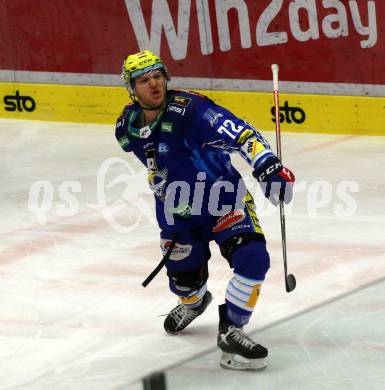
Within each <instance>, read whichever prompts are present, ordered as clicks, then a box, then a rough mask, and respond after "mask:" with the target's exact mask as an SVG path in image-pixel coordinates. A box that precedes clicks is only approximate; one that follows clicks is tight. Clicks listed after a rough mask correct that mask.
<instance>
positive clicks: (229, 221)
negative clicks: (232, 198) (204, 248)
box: [213, 210, 246, 233]
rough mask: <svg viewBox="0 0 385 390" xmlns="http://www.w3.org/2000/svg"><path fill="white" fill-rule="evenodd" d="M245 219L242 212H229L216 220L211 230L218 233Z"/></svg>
mask: <svg viewBox="0 0 385 390" xmlns="http://www.w3.org/2000/svg"><path fill="white" fill-rule="evenodd" d="M245 217H246V215H245V213H244V212H243V211H242V210H234V211H230V212H229V213H227V214H226V215H224V216H223V217H220V218H219V219H218V221H217V223H216V224H215V226H214V228H213V232H214V233H218V232H221V231H223V230H225V229H228V228H230V227H232V226H234V225H235V224H237V223H238V222H241V221H243V220H244V219H245Z"/></svg>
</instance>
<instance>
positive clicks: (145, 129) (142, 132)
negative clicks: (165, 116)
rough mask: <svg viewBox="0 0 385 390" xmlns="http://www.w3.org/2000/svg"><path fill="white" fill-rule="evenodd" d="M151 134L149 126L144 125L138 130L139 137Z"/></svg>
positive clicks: (146, 136)
mask: <svg viewBox="0 0 385 390" xmlns="http://www.w3.org/2000/svg"><path fill="white" fill-rule="evenodd" d="M150 135H151V129H150V126H144V127H142V128H141V129H140V130H139V137H140V138H148V137H149V136H150Z"/></svg>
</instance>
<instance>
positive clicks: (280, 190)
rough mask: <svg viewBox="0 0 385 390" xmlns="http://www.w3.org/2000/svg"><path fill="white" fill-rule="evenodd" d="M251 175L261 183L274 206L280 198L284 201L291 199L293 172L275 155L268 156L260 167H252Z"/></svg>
mask: <svg viewBox="0 0 385 390" xmlns="http://www.w3.org/2000/svg"><path fill="white" fill-rule="evenodd" d="M253 176H254V177H255V178H256V179H257V180H258V182H259V183H260V184H261V188H262V191H263V192H264V195H265V197H266V198H267V199H269V200H270V202H271V203H272V204H273V205H274V206H278V204H279V201H280V200H282V201H284V202H285V203H289V202H290V201H291V200H292V198H293V186H294V181H295V177H294V174H293V172H291V171H290V169H288V168H285V167H284V166H283V165H282V163H281V161H280V160H279V159H278V158H277V157H270V158H268V159H267V161H266V162H265V163H264V164H263V165H262V166H261V167H258V168H257V169H254V171H253Z"/></svg>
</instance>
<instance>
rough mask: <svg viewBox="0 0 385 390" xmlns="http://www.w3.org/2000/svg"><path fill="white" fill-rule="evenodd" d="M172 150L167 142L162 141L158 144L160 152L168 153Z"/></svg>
mask: <svg viewBox="0 0 385 390" xmlns="http://www.w3.org/2000/svg"><path fill="white" fill-rule="evenodd" d="M169 151H170V148H169V146H168V145H167V144H165V143H164V142H160V143H159V145H158V152H159V153H160V154H167V153H168V152H169Z"/></svg>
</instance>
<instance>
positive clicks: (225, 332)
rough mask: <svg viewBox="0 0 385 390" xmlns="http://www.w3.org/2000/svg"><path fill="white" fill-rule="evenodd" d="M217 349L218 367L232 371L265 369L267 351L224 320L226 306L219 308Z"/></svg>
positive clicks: (240, 329)
mask: <svg viewBox="0 0 385 390" xmlns="http://www.w3.org/2000/svg"><path fill="white" fill-rule="evenodd" d="M217 344H218V347H219V348H220V349H221V350H222V356H221V361H220V365H221V367H223V368H228V369H232V370H260V369H262V368H264V367H266V362H265V358H266V357H267V355H268V351H267V349H266V348H265V347H263V346H262V345H260V344H257V343H256V342H254V341H253V340H252V339H251V338H250V337H249V336H247V335H246V334H245V333H244V332H243V331H242V328H237V327H236V326H234V325H231V324H229V323H228V322H227V320H226V304H223V305H220V306H219V334H218V339H217Z"/></svg>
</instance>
